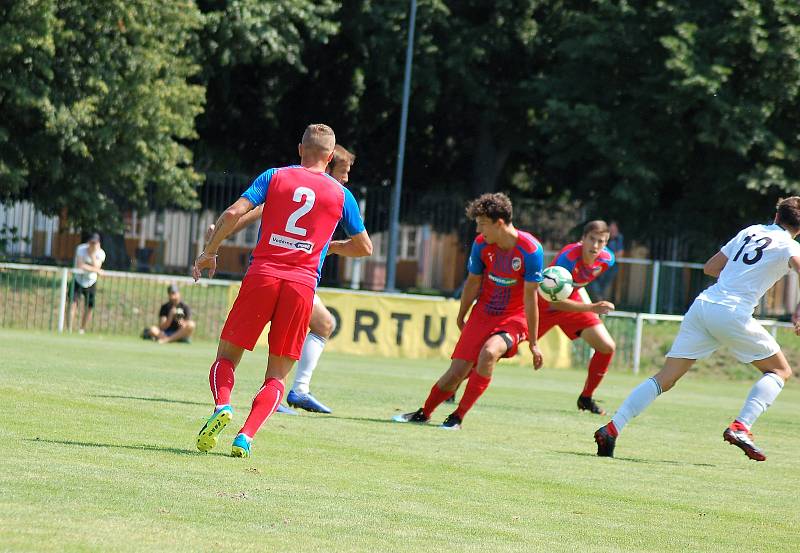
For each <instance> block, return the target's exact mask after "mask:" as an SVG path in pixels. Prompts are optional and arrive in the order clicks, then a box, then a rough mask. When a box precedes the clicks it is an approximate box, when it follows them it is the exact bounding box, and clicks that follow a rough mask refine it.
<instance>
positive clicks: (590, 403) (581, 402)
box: [578, 396, 606, 415]
mask: <svg viewBox="0 0 800 553" xmlns="http://www.w3.org/2000/svg"><path fill="white" fill-rule="evenodd" d="M578 410H579V411H589V412H590V413H594V414H595V415H605V414H606V410H605V409H603V408H602V407H600V406H599V405H597V402H596V401H595V400H594V398H591V397H586V396H578Z"/></svg>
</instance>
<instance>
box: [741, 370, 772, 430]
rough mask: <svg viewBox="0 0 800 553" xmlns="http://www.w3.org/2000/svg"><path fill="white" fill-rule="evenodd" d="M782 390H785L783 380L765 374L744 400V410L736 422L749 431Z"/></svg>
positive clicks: (770, 374)
mask: <svg viewBox="0 0 800 553" xmlns="http://www.w3.org/2000/svg"><path fill="white" fill-rule="evenodd" d="M781 390H783V379H782V378H781V377H780V376H778V375H777V374H775V373H764V376H762V377H761V378H759V379H758V381H757V382H756V383H755V384H753V387H752V388H750V393H749V394H748V395H747V399H746V400H744V405H742V410H741V411H739V416H738V417H736V420H737V421H739V422H740V423H742V424H743V425H745V426H746V427H747V429H748V430H749V429H750V427H751V426H753V423H755V422H756V419H757V418H758V417H760V416H761V415H762V414H764V411H766V410H767V407H769V406H770V405H772V402H773V401H775V398H776V397H778V394H779V393H781Z"/></svg>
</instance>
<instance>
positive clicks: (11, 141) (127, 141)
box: [0, 0, 203, 229]
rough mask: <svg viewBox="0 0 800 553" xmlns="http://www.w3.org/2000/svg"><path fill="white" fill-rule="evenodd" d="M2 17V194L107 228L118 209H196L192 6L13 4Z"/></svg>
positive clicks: (64, 0) (195, 15) (115, 223)
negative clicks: (24, 195)
mask: <svg viewBox="0 0 800 553" xmlns="http://www.w3.org/2000/svg"><path fill="white" fill-rule="evenodd" d="M0 16H2V17H1V19H2V21H3V22H4V23H3V24H2V28H0V34H2V36H3V38H4V39H5V40H3V46H2V47H0V48H2V51H1V52H2V53H0V55H2V56H3V59H2V68H3V71H4V72H7V74H8V75H10V78H9V79H4V83H3V86H4V88H3V89H2V96H0V121H2V123H0V125H2V128H0V141H2V142H0V156H2V158H0V179H1V180H0V188H1V189H2V190H3V194H4V196H6V197H14V196H19V195H20V194H22V193H23V192H27V193H28V195H29V196H30V197H32V199H33V200H34V202H35V203H36V204H37V206H39V208H40V209H43V210H44V211H45V212H47V213H58V212H60V211H61V210H62V209H65V208H66V212H67V215H68V217H69V220H70V221H71V222H72V223H73V224H76V225H77V226H84V227H91V226H99V227H102V228H107V229H116V228H119V225H120V222H121V218H120V215H121V213H122V211H123V210H125V209H130V208H140V209H144V210H146V209H151V208H157V207H160V206H166V205H179V206H184V207H189V206H191V205H194V203H195V201H196V197H195V196H196V195H195V187H196V185H197V183H198V182H199V181H200V176H199V175H198V173H197V172H196V171H195V170H194V168H193V166H192V152H191V150H190V149H189V148H188V147H187V145H186V141H187V140H190V139H192V138H194V137H195V136H196V131H195V124H194V119H195V117H196V116H197V115H198V114H199V113H200V112H201V110H202V104H203V88H202V87H201V86H198V85H196V84H190V82H189V79H190V78H191V77H192V76H193V75H195V74H196V73H197V72H198V70H199V67H198V65H197V64H196V63H195V62H194V60H193V59H192V58H191V57H190V56H189V55H188V53H187V51H186V47H187V45H188V44H189V42H190V40H191V39H192V37H193V33H195V32H196V31H197V30H198V29H199V27H200V24H201V18H200V14H199V12H198V11H197V10H196V8H195V7H194V5H193V4H192V3H190V2H174V3H173V2H164V3H161V2H134V3H130V2H123V1H122V0H113V1H108V2H103V3H95V2H80V1H77V0H59V1H58V2H56V1H46V0H41V1H38V2H31V1H27V0H14V1H11V2H6V3H5V4H4V6H3V7H2V8H0Z"/></svg>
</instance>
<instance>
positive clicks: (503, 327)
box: [450, 308, 528, 363]
mask: <svg viewBox="0 0 800 553" xmlns="http://www.w3.org/2000/svg"><path fill="white" fill-rule="evenodd" d="M503 332H505V333H507V334H508V335H509V336H510V337H511V341H512V344H511V347H510V348H508V351H507V352H506V353H505V355H503V357H514V356H515V355H516V354H517V348H518V347H519V344H520V342H524V341H525V340H527V339H528V321H527V319H526V318H525V314H524V313H523V314H522V315H518V314H517V315H513V316H507V317H502V316H501V317H490V316H487V315H482V314H480V313H475V310H474V308H473V313H472V314H471V315H470V316H469V319H467V323H466V324H465V325H464V328H463V330H462V331H461V337H460V338H459V339H458V343H457V344H456V347H455V349H454V350H453V355H451V356H450V359H463V360H465V361H472V362H473V363H477V362H478V355H480V353H481V348H483V345H484V344H485V343H486V341H487V340H488V339H489V338H491V337H492V336H494V335H495V334H500V333H503Z"/></svg>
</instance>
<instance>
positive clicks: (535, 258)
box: [525, 247, 544, 282]
mask: <svg viewBox="0 0 800 553" xmlns="http://www.w3.org/2000/svg"><path fill="white" fill-rule="evenodd" d="M543 269H544V250H543V249H542V248H541V247H539V248H536V251H534V252H531V253H526V254H525V282H542V279H543V277H542V270H543Z"/></svg>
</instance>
